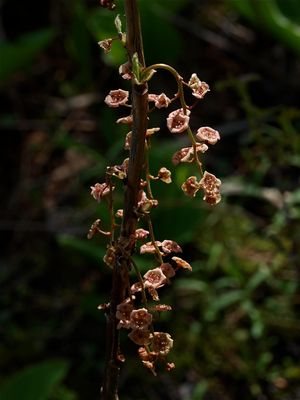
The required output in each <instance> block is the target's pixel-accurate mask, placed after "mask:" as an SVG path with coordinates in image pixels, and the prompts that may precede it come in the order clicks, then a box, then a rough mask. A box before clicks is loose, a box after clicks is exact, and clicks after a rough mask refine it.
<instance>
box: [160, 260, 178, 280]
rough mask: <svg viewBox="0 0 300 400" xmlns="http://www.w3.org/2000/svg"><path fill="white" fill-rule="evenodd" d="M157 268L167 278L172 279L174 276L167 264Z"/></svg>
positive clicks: (172, 270) (172, 269)
mask: <svg viewBox="0 0 300 400" xmlns="http://www.w3.org/2000/svg"><path fill="white" fill-rule="evenodd" d="M159 268H160V269H161V270H162V272H163V274H164V275H165V276H166V277H167V278H172V277H173V276H174V275H175V271H174V268H173V267H172V265H171V264H169V263H163V264H161V265H160V266H159Z"/></svg>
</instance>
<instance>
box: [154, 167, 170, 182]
mask: <svg viewBox="0 0 300 400" xmlns="http://www.w3.org/2000/svg"><path fill="white" fill-rule="evenodd" d="M157 176H158V177H159V179H160V180H161V181H162V182H165V183H171V182H172V178H171V171H169V170H168V169H167V168H165V167H162V168H160V170H159V171H158V174H157Z"/></svg>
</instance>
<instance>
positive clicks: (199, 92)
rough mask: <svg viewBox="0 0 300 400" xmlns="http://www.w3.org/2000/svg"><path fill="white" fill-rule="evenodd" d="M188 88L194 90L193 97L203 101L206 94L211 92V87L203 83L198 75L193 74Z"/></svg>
mask: <svg viewBox="0 0 300 400" xmlns="http://www.w3.org/2000/svg"><path fill="white" fill-rule="evenodd" d="M188 86H189V87H190V88H191V89H192V90H193V93H192V95H193V96H195V97H197V98H198V99H203V97H204V96H205V94H206V93H207V92H209V86H208V84H207V83H206V82H201V81H200V79H199V78H198V76H197V74H192V76H191V78H190V80H189V82H188Z"/></svg>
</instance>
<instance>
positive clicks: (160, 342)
mask: <svg viewBox="0 0 300 400" xmlns="http://www.w3.org/2000/svg"><path fill="white" fill-rule="evenodd" d="M172 347H173V339H172V338H171V335H170V334H169V333H165V332H154V333H153V337H152V349H153V351H154V352H156V353H159V354H160V355H163V356H166V355H167V354H168V353H169V352H170V350H171V349H172Z"/></svg>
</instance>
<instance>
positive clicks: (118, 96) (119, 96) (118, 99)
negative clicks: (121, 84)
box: [104, 89, 129, 108]
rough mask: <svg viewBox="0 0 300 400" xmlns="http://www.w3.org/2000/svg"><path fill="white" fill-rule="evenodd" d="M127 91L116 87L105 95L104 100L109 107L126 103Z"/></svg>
mask: <svg viewBox="0 0 300 400" xmlns="http://www.w3.org/2000/svg"><path fill="white" fill-rule="evenodd" d="M128 96H129V92H128V91H127V90H122V89H117V90H111V91H110V92H109V94H108V95H107V96H106V97H105V99H104V102H105V103H106V104H107V105H108V106H109V107H113V108H116V107H119V106H122V105H124V104H126V103H127V101H128Z"/></svg>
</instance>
